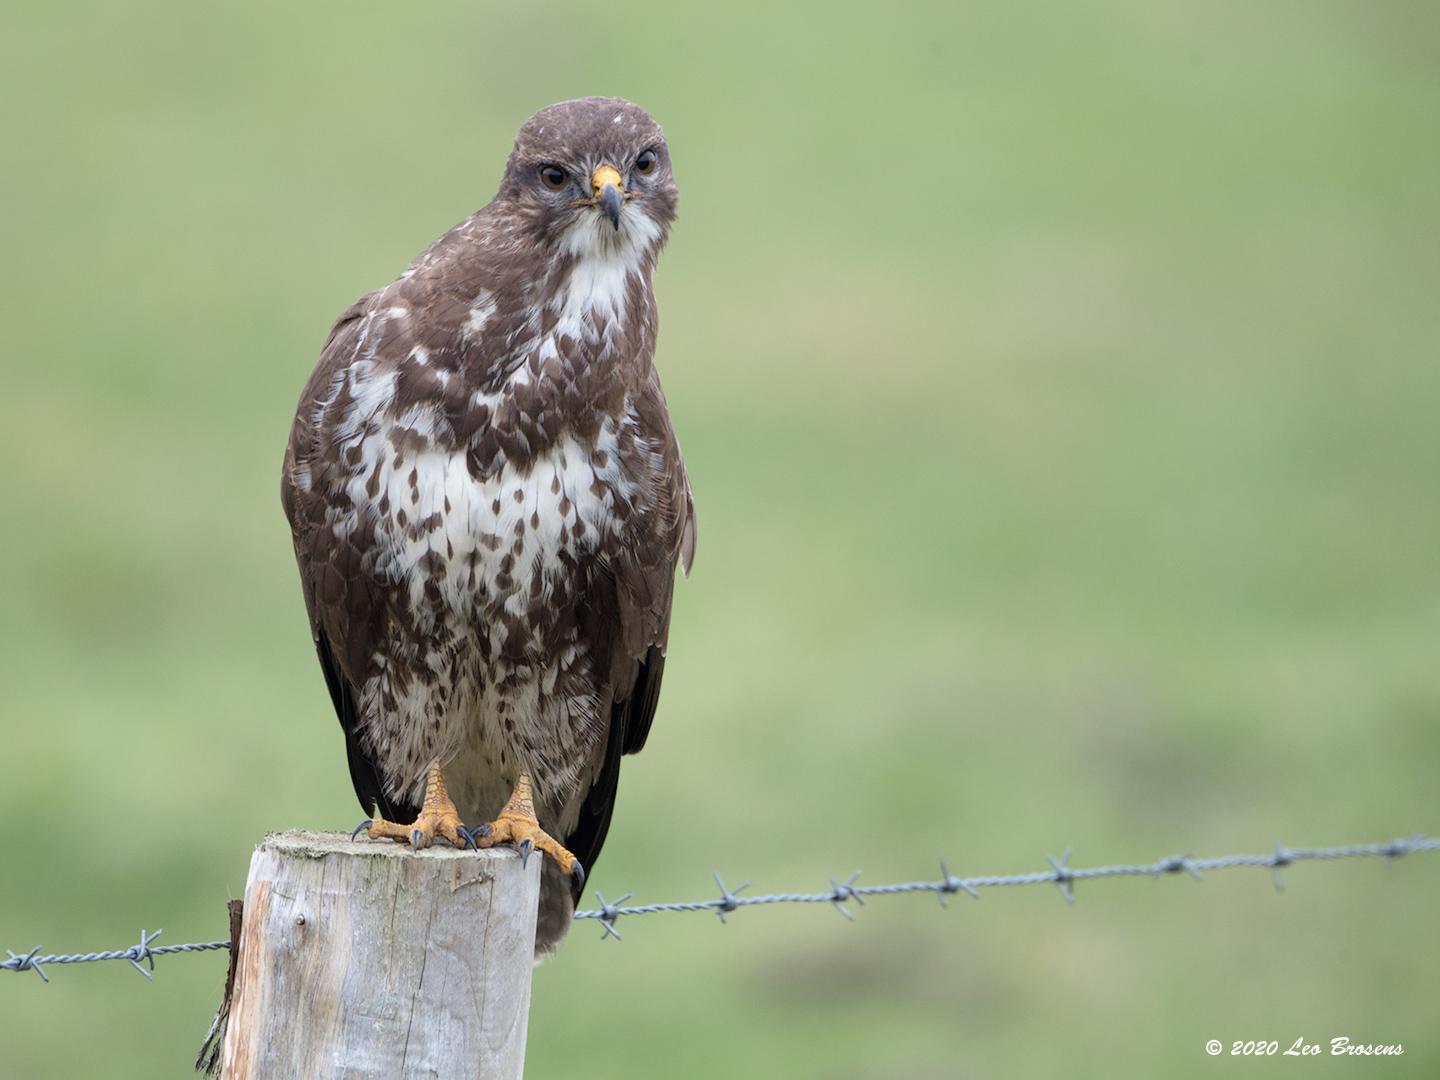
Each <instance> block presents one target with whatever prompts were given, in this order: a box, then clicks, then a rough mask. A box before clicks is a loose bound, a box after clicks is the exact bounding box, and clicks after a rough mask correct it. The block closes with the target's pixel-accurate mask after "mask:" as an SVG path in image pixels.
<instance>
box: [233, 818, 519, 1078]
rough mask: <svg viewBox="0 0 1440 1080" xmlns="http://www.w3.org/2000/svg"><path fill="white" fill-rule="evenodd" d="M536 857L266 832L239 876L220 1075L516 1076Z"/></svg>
mask: <svg viewBox="0 0 1440 1080" xmlns="http://www.w3.org/2000/svg"><path fill="white" fill-rule="evenodd" d="M540 861H541V860H540V858H539V857H538V853H537V856H536V857H534V858H531V860H530V865H529V867H528V869H526V868H522V867H521V865H520V857H519V856H518V855H517V854H516V853H515V852H514V851H513V850H511V849H509V848H496V849H492V850H489V851H481V852H473V851H471V852H460V851H456V850H454V849H452V848H450V847H449V846H448V845H436V846H435V847H432V848H430V849H429V850H427V851H422V852H420V853H418V854H416V853H414V852H412V851H410V850H409V849H408V848H406V847H402V846H400V845H399V844H394V843H379V842H352V841H351V840H350V838H349V837H348V836H346V835H344V834H341V833H307V832H286V833H277V834H272V835H270V836H268V837H266V839H265V842H264V843H263V844H261V845H260V847H258V848H257V849H256V850H255V855H254V857H253V858H252V859H251V861H250V877H249V880H248V881H247V882H246V885H245V911H244V924H243V927H242V930H241V936H240V962H239V965H238V966H237V968H236V974H235V995H234V1000H233V1002H232V1005H231V1010H230V1020H229V1027H228V1029H227V1031H226V1033H225V1043H224V1050H223V1053H222V1058H221V1061H222V1065H221V1075H222V1076H223V1077H225V1078H226V1080H251V1078H258V1077H275V1076H304V1077H333V1078H339V1077H347V1078H348V1077H411V1076H427V1077H428V1076H433V1077H446V1078H447V1080H448V1078H450V1077H459V1078H466V1077H485V1078H486V1080H490V1078H495V1080H511V1078H512V1077H519V1076H521V1074H522V1073H523V1071H524V1065H525V1027H526V1020H527V1018H528V1015H529V1010H530V971H531V968H532V954H533V951H534V947H535V908H536V902H537V900H538V897H539V893H540Z"/></svg>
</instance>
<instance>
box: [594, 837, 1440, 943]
mask: <svg viewBox="0 0 1440 1080" xmlns="http://www.w3.org/2000/svg"><path fill="white" fill-rule="evenodd" d="M1430 851H1440V839H1436V838H1434V837H1427V836H1424V835H1422V834H1419V833H1417V834H1416V835H1414V836H1410V837H1406V838H1404V839H1399V840H1390V841H1387V842H1384V843H1377V844H1346V845H1341V846H1336V847H1320V848H1292V847H1286V846H1285V845H1284V844H1279V843H1277V844H1276V845H1275V850H1274V851H1273V852H1272V853H1270V854H1268V855H1217V856H1211V857H1209V858H1196V857H1195V856H1193V855H1168V856H1166V857H1164V858H1161V859H1156V860H1155V861H1154V862H1150V863H1121V864H1117V865H1113V866H1091V867H1080V866H1071V865H1070V854H1071V849H1070V848H1068V847H1067V848H1066V849H1065V851H1064V853H1063V854H1062V855H1061V856H1060V857H1059V858H1056V857H1055V856H1054V855H1046V856H1045V858H1046V859H1047V860H1048V861H1049V863H1050V869H1048V870H1036V871H1032V872H1031V873H1026V874H983V875H977V876H974V877H956V876H955V875H953V874H951V873H950V868H949V867H948V866H946V865H945V860H943V859H942V860H940V877H939V879H938V880H935V881H902V882H898V883H896V884H893V885H857V884H856V881H857V880H858V879H859V877H860V871H859V870H856V871H855V872H854V873H852V874H851V875H850V876H849V877H848V878H846V879H845V880H844V881H838V880H836V879H835V878H833V877H832V878H830V879H829V880H830V888H829V889H828V890H827V891H825V892H813V893H773V894H771V895H769V896H740V895H738V894H739V893H740V892H741V891H743V890H744V889H747V888H749V887H750V884H751V883H750V882H748V881H747V882H745V883H744V884H743V885H737V886H736V887H735V888H734V889H729V888H726V886H725V882H724V881H723V880H722V879H721V877H720V873H719V871H716V872H715V874H714V877H715V884H716V886H718V887H719V889H720V895H719V896H718V897H715V898H714V899H711V900H692V901H683V902H680V903H663V904H633V905H630V906H628V907H627V906H625V901H627V900H629V899H630V898H631V897H632V896H633V895H634V894H633V893H626V894H625V895H624V896H621V897H619V898H617V899H616V900H614V901H612V902H607V901H606V899H605V897H604V896H602V895H601V894H600V893H599V891H598V890H597V891H596V893H595V899H596V900H597V901H598V902H599V904H600V906H599V908H596V909H591V910H586V911H577V912H575V918H576V919H598V920H600V925H601V932H600V938H601V940H602V941H603V940H604V939H605V938H607V937H613V938H615V939H616V940H617V941H618V940H620V933H619V931H618V930H616V929H615V924H616V922H618V921H619V920H620V919H621V918H628V917H630V916H634V915H658V914H661V913H662V912H671V911H712V912H714V913H715V914H716V915H717V916H719V918H720V921H721V922H724V921H725V916H726V915H729V914H731V913H733V912H735V911H738V910H739V909H740V908H745V907H757V906H759V905H761V904H829V905H831V906H832V907H834V908H835V910H836V911H838V912H839V913H840V914H841V915H843V916H845V918H847V919H851V920H853V919H854V918H855V915H854V913H853V912H852V910H851V909H850V907H849V906H848V905H849V904H850V902H851V901H854V903H856V904H858V905H859V906H861V907H864V906H865V898H866V897H867V896H899V895H903V894H907V893H934V894H935V896H936V898H937V899H938V900H939V901H940V904H941V906H942V907H943V906H945V903H946V897H948V896H953V895H954V894H955V893H959V892H963V893H966V894H968V895H969V896H970V897H971V898H973V899H975V900H978V899H980V892H979V890H981V889H994V888H1010V887H1014V886H1019V885H1054V886H1055V887H1056V888H1058V889H1059V890H1060V894H1061V895H1062V896H1064V897H1065V899H1066V900H1067V901H1069V902H1071V903H1074V901H1075V888H1074V887H1075V882H1077V881H1089V880H1092V879H1094V878H1107V877H1150V878H1158V877H1163V876H1165V875H1167V874H1178V873H1181V872H1184V873H1187V874H1189V875H1190V876H1191V877H1192V878H1194V879H1195V880H1197V881H1198V880H1200V878H1201V876H1202V875H1203V874H1204V873H1205V872H1206V871H1208V870H1230V869H1235V868H1238V867H1263V868H1266V869H1268V870H1269V871H1270V872H1271V874H1272V875H1273V877H1274V881H1275V888H1276V889H1277V890H1283V889H1284V887H1285V884H1284V881H1283V879H1282V878H1281V876H1280V872H1281V871H1282V870H1283V869H1284V868H1285V867H1287V866H1290V865H1292V864H1294V863H1297V862H1309V861H1317V860H1333V859H1363V858H1383V859H1386V860H1394V859H1398V858H1400V857H1401V856H1402V855H1413V854H1418V853H1421V852H1430Z"/></svg>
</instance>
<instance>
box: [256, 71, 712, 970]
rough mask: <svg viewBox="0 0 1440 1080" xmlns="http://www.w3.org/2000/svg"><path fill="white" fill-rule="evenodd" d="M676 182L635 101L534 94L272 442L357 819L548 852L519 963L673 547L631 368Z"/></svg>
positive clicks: (347, 331)
mask: <svg viewBox="0 0 1440 1080" xmlns="http://www.w3.org/2000/svg"><path fill="white" fill-rule="evenodd" d="M677 201H678V190H677V188H676V186H675V178H674V175H673V173H672V172H671V167H670V154H669V151H668V149H667V147H666V144H665V138H664V136H663V134H662V133H661V130H660V127H659V125H657V124H656V123H655V121H654V120H652V119H651V118H650V116H649V115H648V114H647V113H646V112H645V111H644V110H643V109H641V108H640V107H639V106H637V105H634V104H631V103H630V102H628V101H623V100H620V99H616V98H585V99H582V100H579V101H567V102H563V103H561V104H558V105H552V106H550V107H549V108H546V109H542V110H541V111H540V112H538V113H536V114H535V115H534V116H533V117H531V118H530V119H529V120H528V121H526V122H525V124H524V126H523V127H521V129H520V132H519V135H518V136H517V137H516V140H515V147H514V149H513V150H512V151H511V154H510V157H509V160H508V161H507V162H506V165H505V175H504V178H503V180H502V181H501V184H500V190H499V193H498V194H497V195H496V196H495V198H494V199H492V200H491V201H490V203H489V204H487V205H486V206H485V207H484V208H483V209H481V210H479V211H478V212H476V213H475V214H473V215H472V216H470V217H469V218H466V219H465V220H464V221H462V222H461V223H460V224H459V225H457V226H455V228H453V229H451V230H450V231H449V232H447V233H446V234H445V235H444V236H442V237H440V239H438V240H436V241H435V242H434V243H433V244H431V245H430V246H429V247H428V248H426V249H425V250H424V251H423V252H421V253H420V255H419V257H418V258H417V259H416V260H415V261H414V262H413V263H411V264H410V267H409V269H407V270H406V271H405V272H404V273H403V274H401V275H400V277H399V278H397V279H396V280H395V281H393V282H391V283H390V284H389V285H387V286H386V287H385V288H383V289H380V290H378V291H376V292H372V293H369V294H367V295H365V296H362V297H361V298H360V299H359V300H357V301H356V302H355V303H354V304H352V305H351V306H350V308H349V309H348V310H347V311H346V312H345V313H344V314H343V315H341V316H340V318H339V320H338V321H337V322H336V323H335V325H334V327H333V328H332V329H331V331H330V336H329V338H328V340H327V341H326V342H325V348H324V350H323V352H322V353H321V355H320V361H319V363H318V364H317V365H316V367H315V371H314V373H313V374H312V375H311V376H310V381H309V382H308V383H307V384H306V386H305V390H304V392H303V394H302V395H301V397H300V404H299V408H298V410H297V411H296V415H295V424H294V427H293V428H292V430H291V433H290V443H289V446H288V448H287V450H286V453H285V466H284V476H283V479H282V483H281V494H282V499H283V502H284V506H285V513H286V516H287V517H288V518H289V519H290V526H291V529H292V531H293V534H294V542H295V555H296V559H297V560H298V562H299V564H300V580H301V584H302V586H303V589H304V594H305V606H306V609H307V610H308V612H309V614H310V625H311V628H312V630H313V632H314V638H315V647H316V650H317V651H318V653H319V656H320V665H321V667H322V668H323V669H324V673H325V679H326V682H327V683H328V684H329V688H330V696H331V698H332V699H333V701H334V704H335V711H336V713H337V714H338V715H339V717H340V726H341V727H342V728H343V729H344V732H345V746H346V751H347V754H348V756H349V764H350V778H351V780H352V781H353V783H354V786H355V793H356V795H357V796H359V799H360V802H361V804H362V805H363V806H364V807H365V810H366V812H367V813H374V814H375V815H376V817H375V820H373V821H367V822H364V823H362V825H361V829H368V834H369V836H370V837H391V838H394V839H397V840H403V841H406V842H408V843H411V844H413V845H414V847H415V848H417V849H418V848H422V847H426V846H428V845H429V844H430V842H431V841H432V839H433V838H434V837H435V836H440V837H443V838H444V839H446V840H448V841H449V842H451V843H452V844H455V845H457V846H461V845H469V844H476V845H478V846H481V847H488V846H490V845H493V844H498V843H505V842H510V843H514V844H516V845H517V846H518V847H519V848H520V850H521V853H522V855H523V856H525V857H527V858H528V856H529V854H530V852H531V850H532V849H538V850H540V851H542V852H544V853H545V854H546V855H549V856H550V859H548V860H546V862H545V866H544V870H543V874H542V880H541V902H540V915H539V920H538V925H537V933H536V952H537V955H538V954H539V953H541V952H544V951H547V950H550V949H553V948H554V947H555V946H556V945H557V944H558V943H559V941H560V940H561V939H562V938H563V937H564V935H565V931H566V929H567V928H568V926H569V923H570V919H571V916H572V914H573V912H574V905H575V901H576V900H577V899H578V898H579V895H580V888H581V886H582V885H583V883H584V874H585V868H587V867H593V866H594V865H595V859H596V857H597V856H598V855H599V853H600V848H601V845H602V844H603V843H604V842H605V834H606V831H607V829H608V828H609V825H610V815H611V811H612V809H613V807H614V805H615V790H616V784H617V781H618V778H619V773H620V759H621V756H622V755H624V754H633V753H635V752H637V751H639V750H640V749H641V747H643V746H644V745H645V738H646V735H647V734H648V733H649V731H650V724H651V721H652V720H653V718H654V716H655V704H656V700H657V697H658V695H659V692H660V677H661V674H662V672H663V671H664V667H665V647H666V638H667V635H668V631H669V627H670V600H671V594H672V590H673V588H674V580H675V568H676V566H677V565H679V566H683V567H684V569H685V571H686V572H687V573H688V572H689V568H690V562H691V559H692V557H693V554H694V549H695V513H694V506H693V503H692V501H691V495H690V485H689V481H688V480H687V478H686V475H685V466H684V464H683V462H682V461H681V459H680V448H679V446H678V445H677V443H676V440H675V433H674V431H673V430H672V428H671V425H670V418H669V415H668V413H667V411H666V406H665V395H664V393H663V392H662V391H661V389H660V380H659V377H658V376H657V375H656V372H655V368H654V366H653V365H652V363H651V359H652V357H653V355H654V352H655V335H656V325H657V324H656V311H655V295H654V292H653V291H652V289H651V284H650V277H651V273H652V271H653V270H654V268H655V261H656V259H657V257H658V256H659V254H660V249H661V247H663V246H664V243H665V240H666V237H667V235H668V233H669V229H670V225H671V223H672V222H673V221H674V219H675V208H676V203H677ZM466 821H470V822H476V823H482V824H477V825H476V827H475V828H474V829H473V830H472V829H467V828H466V826H465V825H464V824H463V822H466ZM486 822H488V824H483V823H486ZM356 832H357V834H358V833H359V832H360V829H357V830H356Z"/></svg>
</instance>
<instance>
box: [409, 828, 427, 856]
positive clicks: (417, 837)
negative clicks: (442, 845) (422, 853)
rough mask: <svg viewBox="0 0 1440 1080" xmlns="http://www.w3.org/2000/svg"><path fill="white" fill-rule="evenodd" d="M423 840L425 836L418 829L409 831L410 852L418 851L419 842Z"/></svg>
mask: <svg viewBox="0 0 1440 1080" xmlns="http://www.w3.org/2000/svg"><path fill="white" fill-rule="evenodd" d="M424 839H425V834H424V833H423V832H421V831H420V830H419V829H411V830H410V848H411V850H412V851H419V850H420V841H421V840H424Z"/></svg>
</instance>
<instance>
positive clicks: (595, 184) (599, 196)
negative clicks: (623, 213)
mask: <svg viewBox="0 0 1440 1080" xmlns="http://www.w3.org/2000/svg"><path fill="white" fill-rule="evenodd" d="M590 187H591V190H592V191H593V192H594V195H595V204H596V205H597V206H599V207H600V209H601V210H603V211H605V216H606V217H608V218H609V219H610V224H611V225H613V226H615V231H616V232H619V231H620V206H621V204H622V203H623V202H624V201H625V181H624V180H623V179H621V177H620V174H619V172H617V171H616V170H615V169H613V168H611V167H610V166H609V165H601V166H600V167H599V168H598V169H596V170H595V172H594V173H593V174H591V177H590Z"/></svg>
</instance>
